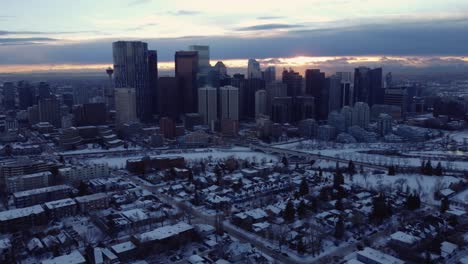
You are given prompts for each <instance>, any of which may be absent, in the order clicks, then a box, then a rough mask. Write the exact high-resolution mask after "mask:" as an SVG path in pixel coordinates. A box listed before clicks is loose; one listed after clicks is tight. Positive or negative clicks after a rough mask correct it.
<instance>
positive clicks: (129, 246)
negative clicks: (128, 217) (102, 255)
mask: <svg viewBox="0 0 468 264" xmlns="http://www.w3.org/2000/svg"><path fill="white" fill-rule="evenodd" d="M111 248H112V250H113V251H114V252H115V253H117V254H120V253H123V252H127V251H130V250H134V249H135V248H136V246H135V244H133V243H132V242H131V241H128V242H124V243H120V244H117V245H113V246H112V247H111Z"/></svg>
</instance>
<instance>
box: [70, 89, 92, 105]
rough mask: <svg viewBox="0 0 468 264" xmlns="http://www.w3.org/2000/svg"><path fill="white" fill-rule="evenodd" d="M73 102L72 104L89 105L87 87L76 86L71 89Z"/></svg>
mask: <svg viewBox="0 0 468 264" xmlns="http://www.w3.org/2000/svg"><path fill="white" fill-rule="evenodd" d="M73 102H74V104H87V103H89V90H88V87H86V86H83V85H78V86H74V87H73Z"/></svg>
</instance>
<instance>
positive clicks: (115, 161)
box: [88, 147, 278, 168]
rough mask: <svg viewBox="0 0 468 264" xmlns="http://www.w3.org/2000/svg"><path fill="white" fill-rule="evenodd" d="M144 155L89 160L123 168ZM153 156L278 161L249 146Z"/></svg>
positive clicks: (191, 159) (188, 158)
mask: <svg viewBox="0 0 468 264" xmlns="http://www.w3.org/2000/svg"><path fill="white" fill-rule="evenodd" d="M143 156H144V155H142V154H140V155H124V156H106V157H102V158H97V159H90V160H88V161H90V162H93V163H107V164H109V166H110V167H112V168H122V167H125V165H126V162H127V160H128V159H136V158H142V157H143ZM151 157H154V158H156V157H184V158H185V159H186V160H189V161H197V160H203V159H207V160H213V161H215V160H219V159H226V158H229V157H236V158H239V159H244V160H250V161H254V160H256V161H257V162H260V161H261V160H262V159H265V160H266V161H267V162H268V161H270V160H273V161H278V157H276V156H274V155H269V154H265V153H261V152H254V151H252V150H251V149H249V148H241V147H236V148H230V149H211V148H210V149H195V150H190V151H188V152H184V151H180V150H178V151H172V152H171V153H166V154H160V155H151Z"/></svg>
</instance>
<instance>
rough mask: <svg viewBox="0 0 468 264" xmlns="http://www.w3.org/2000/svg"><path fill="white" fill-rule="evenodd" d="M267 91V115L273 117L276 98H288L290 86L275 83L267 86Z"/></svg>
mask: <svg viewBox="0 0 468 264" xmlns="http://www.w3.org/2000/svg"><path fill="white" fill-rule="evenodd" d="M266 91H267V105H266V107H267V113H268V115H271V106H272V102H273V99H274V98H275V97H286V96H287V95H288V86H287V85H286V84H285V83H282V82H280V81H275V82H272V83H269V84H267V85H266Z"/></svg>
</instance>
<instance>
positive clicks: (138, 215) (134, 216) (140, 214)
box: [121, 208, 149, 222]
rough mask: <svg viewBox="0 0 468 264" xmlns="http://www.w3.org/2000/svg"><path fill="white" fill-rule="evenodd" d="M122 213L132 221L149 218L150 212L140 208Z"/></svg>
mask: <svg viewBox="0 0 468 264" xmlns="http://www.w3.org/2000/svg"><path fill="white" fill-rule="evenodd" d="M121 215H123V216H125V217H126V218H127V219H128V220H130V221H132V222H139V221H143V220H146V219H148V218H149V217H148V214H147V213H145V212H144V211H143V210H141V209H140V208H136V209H132V210H128V211H125V212H122V213H121Z"/></svg>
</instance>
